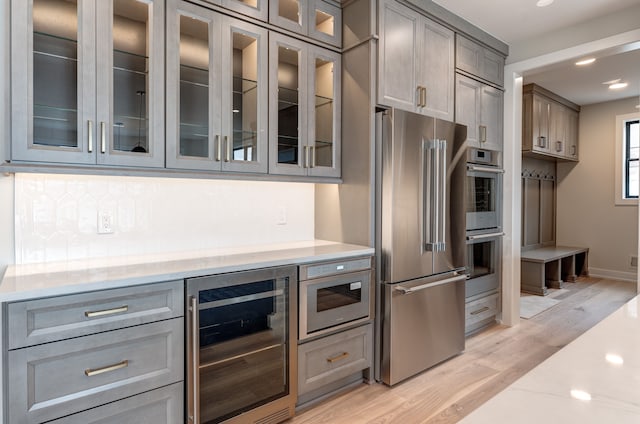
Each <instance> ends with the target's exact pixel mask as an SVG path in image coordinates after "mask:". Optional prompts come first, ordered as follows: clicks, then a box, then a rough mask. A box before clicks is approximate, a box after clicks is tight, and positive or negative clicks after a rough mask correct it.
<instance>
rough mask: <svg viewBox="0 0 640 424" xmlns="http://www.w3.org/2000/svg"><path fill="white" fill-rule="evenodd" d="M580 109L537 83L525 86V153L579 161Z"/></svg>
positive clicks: (545, 157)
mask: <svg viewBox="0 0 640 424" xmlns="http://www.w3.org/2000/svg"><path fill="white" fill-rule="evenodd" d="M579 112H580V106H578V105H576V104H574V103H572V102H570V101H568V100H566V99H564V98H562V97H560V96H558V95H556V94H554V93H552V92H550V91H548V90H546V89H544V88H543V87H540V86H538V85H535V84H527V85H525V86H524V87H523V95H522V151H523V152H525V154H532V155H534V156H536V155H537V156H538V157H539V158H542V159H548V160H569V161H578V119H579V118H578V116H579V115H578V114H579Z"/></svg>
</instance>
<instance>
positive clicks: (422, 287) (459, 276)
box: [393, 274, 467, 294]
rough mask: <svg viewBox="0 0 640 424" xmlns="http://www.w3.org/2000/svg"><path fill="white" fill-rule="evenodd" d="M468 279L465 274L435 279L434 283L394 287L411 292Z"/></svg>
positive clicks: (404, 291)
mask: <svg viewBox="0 0 640 424" xmlns="http://www.w3.org/2000/svg"><path fill="white" fill-rule="evenodd" d="M466 279H467V275H466V274H463V275H458V276H455V277H451V278H445V279H444V280H440V281H434V282H433V283H427V284H421V285H419V286H415V287H404V286H395V287H394V288H393V289H394V290H397V291H399V292H402V294H411V293H415V292H418V291H421V290H426V289H429V288H431V287H436V286H441V285H443V284H449V283H455V282H456V281H460V280H466Z"/></svg>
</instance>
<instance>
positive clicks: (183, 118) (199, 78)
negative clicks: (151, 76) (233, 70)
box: [180, 64, 209, 158]
mask: <svg viewBox="0 0 640 424" xmlns="http://www.w3.org/2000/svg"><path fill="white" fill-rule="evenodd" d="M180 99H181V101H180V156H190V157H199V158H207V157H209V124H208V122H209V116H208V113H209V107H208V100H209V71H208V70H207V69H202V68H198V67H195V66H190V65H182V64H181V65H180Z"/></svg>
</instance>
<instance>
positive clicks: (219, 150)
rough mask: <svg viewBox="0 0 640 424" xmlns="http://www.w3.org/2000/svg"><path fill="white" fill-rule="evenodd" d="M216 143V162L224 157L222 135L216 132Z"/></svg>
mask: <svg viewBox="0 0 640 424" xmlns="http://www.w3.org/2000/svg"><path fill="white" fill-rule="evenodd" d="M215 144H216V146H215V149H216V162H220V160H221V159H222V143H220V136H219V135H218V134H216V139H215Z"/></svg>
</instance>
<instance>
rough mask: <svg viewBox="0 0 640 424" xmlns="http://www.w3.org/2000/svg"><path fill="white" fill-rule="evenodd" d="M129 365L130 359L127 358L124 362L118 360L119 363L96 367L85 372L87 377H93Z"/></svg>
mask: <svg viewBox="0 0 640 424" xmlns="http://www.w3.org/2000/svg"><path fill="white" fill-rule="evenodd" d="M128 366H129V361H128V360H126V359H125V360H124V361H122V362H118V363H117V364H113V365H109V366H107V367H102V368H96V369H93V370H92V369H88V370H84V374H85V375H86V376H87V377H93V376H94V375H98V374H104V373H105V372H111V371H116V370H119V369H121V368H126V367H128Z"/></svg>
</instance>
